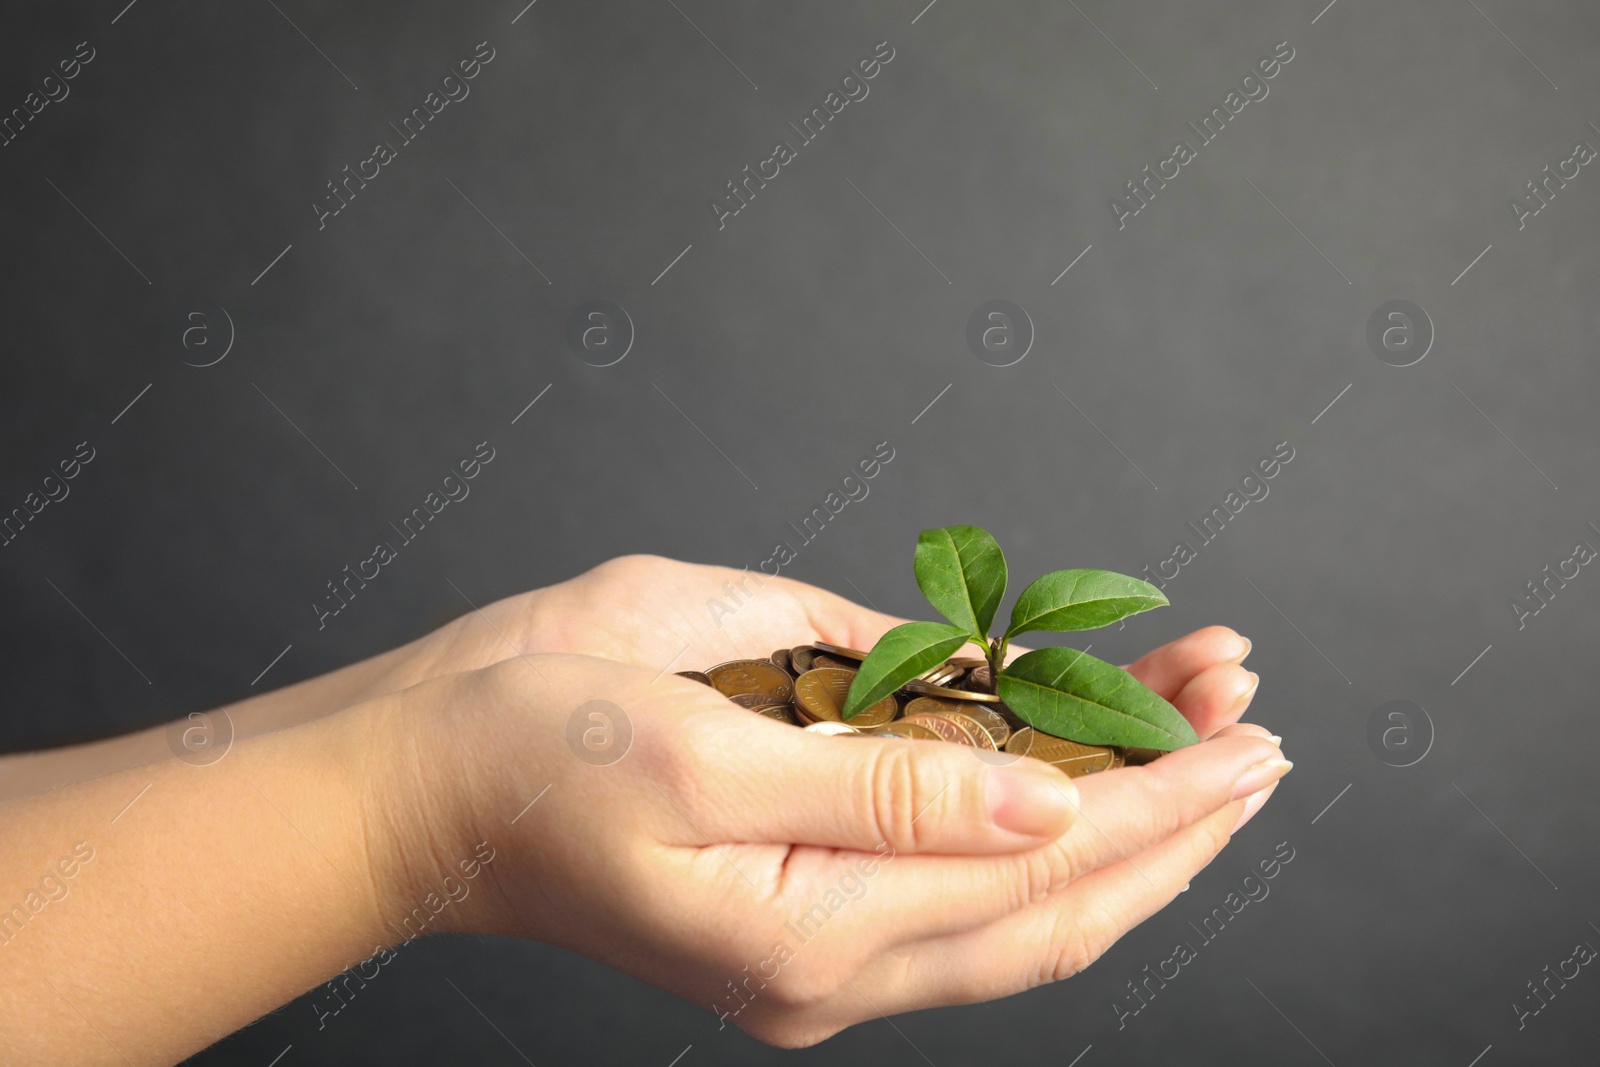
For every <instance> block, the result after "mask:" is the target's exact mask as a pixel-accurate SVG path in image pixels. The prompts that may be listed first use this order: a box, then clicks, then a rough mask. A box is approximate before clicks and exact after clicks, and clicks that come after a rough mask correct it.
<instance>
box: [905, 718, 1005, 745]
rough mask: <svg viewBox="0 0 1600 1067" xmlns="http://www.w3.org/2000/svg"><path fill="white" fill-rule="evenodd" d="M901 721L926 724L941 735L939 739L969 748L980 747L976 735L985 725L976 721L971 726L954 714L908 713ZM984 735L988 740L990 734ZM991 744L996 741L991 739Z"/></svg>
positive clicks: (981, 731) (919, 724) (981, 732)
mask: <svg viewBox="0 0 1600 1067" xmlns="http://www.w3.org/2000/svg"><path fill="white" fill-rule="evenodd" d="M901 721H902V722H909V723H915V724H916V725H918V726H926V727H927V728H928V729H930V730H932V731H933V732H934V733H936V734H938V735H939V740H941V741H948V742H950V743H951V744H953V745H965V746H966V747H968V748H978V747H979V744H978V738H977V737H976V735H977V734H983V727H981V726H979V725H978V724H977V723H975V722H974V723H972V724H971V725H970V726H969V725H968V724H967V723H964V722H961V721H960V720H959V719H957V718H956V717H955V716H954V715H908V716H906V717H905V718H904V719H902V720H901ZM969 721H970V720H969ZM983 737H984V740H986V741H987V740H988V739H989V735H988V734H983ZM989 744H990V745H993V744H994V742H993V741H990V742H989Z"/></svg>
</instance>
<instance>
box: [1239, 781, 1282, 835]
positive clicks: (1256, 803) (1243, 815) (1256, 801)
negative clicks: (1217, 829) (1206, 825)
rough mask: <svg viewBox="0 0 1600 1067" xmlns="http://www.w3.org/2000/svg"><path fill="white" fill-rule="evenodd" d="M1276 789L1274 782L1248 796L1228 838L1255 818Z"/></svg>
mask: <svg viewBox="0 0 1600 1067" xmlns="http://www.w3.org/2000/svg"><path fill="white" fill-rule="evenodd" d="M1276 788H1278V784H1277V783H1276V782H1274V783H1273V784H1271V785H1269V786H1267V788H1265V789H1262V790H1258V791H1257V792H1255V793H1252V794H1250V799H1249V800H1247V801H1245V802H1244V810H1243V811H1241V812H1240V813H1239V821H1238V822H1236V823H1234V824H1233V829H1232V830H1229V831H1228V836H1229V837H1232V836H1233V835H1234V834H1236V833H1238V832H1239V831H1240V830H1242V829H1244V824H1245V823H1247V822H1249V821H1250V820H1251V819H1253V818H1255V815H1256V812H1258V811H1260V810H1261V809H1262V808H1263V807H1264V806H1265V805H1266V803H1267V798H1268V797H1270V796H1272V791H1273V790H1274V789H1276Z"/></svg>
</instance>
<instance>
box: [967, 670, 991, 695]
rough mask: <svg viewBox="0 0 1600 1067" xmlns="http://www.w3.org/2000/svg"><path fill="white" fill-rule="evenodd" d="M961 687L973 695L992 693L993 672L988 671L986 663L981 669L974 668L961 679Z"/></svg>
mask: <svg viewBox="0 0 1600 1067" xmlns="http://www.w3.org/2000/svg"><path fill="white" fill-rule="evenodd" d="M961 686H962V688H963V689H970V690H972V691H973V692H975V693H993V692H994V672H993V671H991V670H989V665H988V664H987V663H985V664H984V665H983V666H981V667H974V668H972V670H970V671H968V672H967V676H966V677H965V678H963V679H961Z"/></svg>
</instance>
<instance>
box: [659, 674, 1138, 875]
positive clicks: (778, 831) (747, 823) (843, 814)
mask: <svg viewBox="0 0 1600 1067" xmlns="http://www.w3.org/2000/svg"><path fill="white" fill-rule="evenodd" d="M689 684H692V683H689ZM701 692H702V693H704V694H705V695H704V696H703V697H701V696H699V695H698V694H695V698H696V699H697V700H709V701H718V698H717V697H716V696H715V694H711V693H708V692H706V691H705V690H704V687H701ZM666 748H667V749H669V750H670V751H669V754H668V756H667V758H668V759H669V760H671V761H672V762H673V763H674V764H675V765H676V766H674V767H673V768H672V769H671V771H670V772H669V774H668V775H667V776H666V777H667V780H668V782H669V783H671V784H672V786H673V789H674V792H675V794H676V795H677V798H678V801H679V802H680V803H682V804H684V805H685V810H686V811H688V812H689V813H690V814H692V815H693V821H694V824H695V826H697V827H698V828H699V830H700V835H701V836H703V837H705V838H706V839H707V840H706V841H705V842H702V843H713V842H715V843H727V842H776V843H789V844H806V845H822V846H828V847H833V848H847V849H855V850H858V851H862V852H870V851H872V850H873V849H875V848H877V847H878V846H879V845H880V844H883V845H887V846H888V847H889V848H890V849H893V850H894V851H895V852H897V853H919V852H940V853H951V854H994V853H1002V852H1014V851H1022V850H1027V849H1033V848H1038V847H1039V846H1041V845H1043V844H1045V843H1047V842H1049V841H1051V840H1054V839H1055V838H1056V837H1058V836H1060V835H1061V834H1062V833H1064V832H1065V831H1066V830H1067V828H1068V826H1069V825H1070V824H1071V822H1072V818H1073V808H1074V805H1075V804H1076V802H1077V789H1076V787H1075V786H1074V785H1073V783H1072V780H1071V779H1069V778H1067V777H1066V776H1064V775H1062V774H1061V772H1060V771H1057V770H1056V769H1055V768H1053V767H1050V766H1048V765H1047V764H1044V763H1040V762H1039V761H1038V760H1027V759H1022V760H1013V761H1007V760H1005V759H1004V758H1003V757H1001V758H998V759H994V758H991V759H989V760H985V759H981V758H979V757H978V755H977V754H976V753H975V751H974V750H973V749H970V748H965V747H962V746H959V745H950V744H945V743H943V742H938V741H911V740H905V739H884V738H875V737H827V736H822V735H818V734H811V733H807V732H805V731H803V730H796V729H795V728H793V727H792V726H785V725H783V724H782V723H777V722H773V721H772V720H770V719H765V718H762V717H761V716H759V715H751V714H750V713H748V712H745V711H739V710H736V709H732V708H726V710H720V709H719V710H716V711H710V710H708V711H704V712H701V713H698V714H694V715H690V716H688V717H686V718H684V719H683V720H681V721H679V722H677V723H675V725H674V727H673V730H672V736H671V738H670V742H669V743H668V744H667V745H666ZM991 755H992V754H991ZM1158 762H1159V761H1158Z"/></svg>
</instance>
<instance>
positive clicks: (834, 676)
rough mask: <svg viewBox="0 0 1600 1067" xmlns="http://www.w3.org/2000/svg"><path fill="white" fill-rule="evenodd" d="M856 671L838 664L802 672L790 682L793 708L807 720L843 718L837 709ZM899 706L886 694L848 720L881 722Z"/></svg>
mask: <svg viewBox="0 0 1600 1067" xmlns="http://www.w3.org/2000/svg"><path fill="white" fill-rule="evenodd" d="M855 678H856V672H855V671H851V670H844V669H842V668H839V667H814V668H812V669H811V670H809V671H806V673H804V674H802V675H801V676H800V677H799V678H798V679H796V680H795V683H794V692H795V696H794V702H795V710H796V711H797V712H798V713H799V715H800V717H801V718H802V719H804V720H806V721H807V722H844V719H843V718H842V717H841V716H840V715H839V709H840V708H842V707H844V701H845V697H846V696H848V695H849V693H850V683H851V682H853V681H855ZM899 711H900V707H899V705H897V704H896V703H895V702H894V697H893V696H886V697H884V698H883V699H882V700H880V701H878V702H877V703H876V704H872V705H870V706H868V707H865V708H862V709H861V711H859V712H858V713H857V714H856V715H855V716H854V717H853V718H851V720H850V725H852V726H861V727H868V726H882V725H883V724H884V723H886V722H889V721H891V720H892V719H894V717H895V716H896V715H897V714H899Z"/></svg>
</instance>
